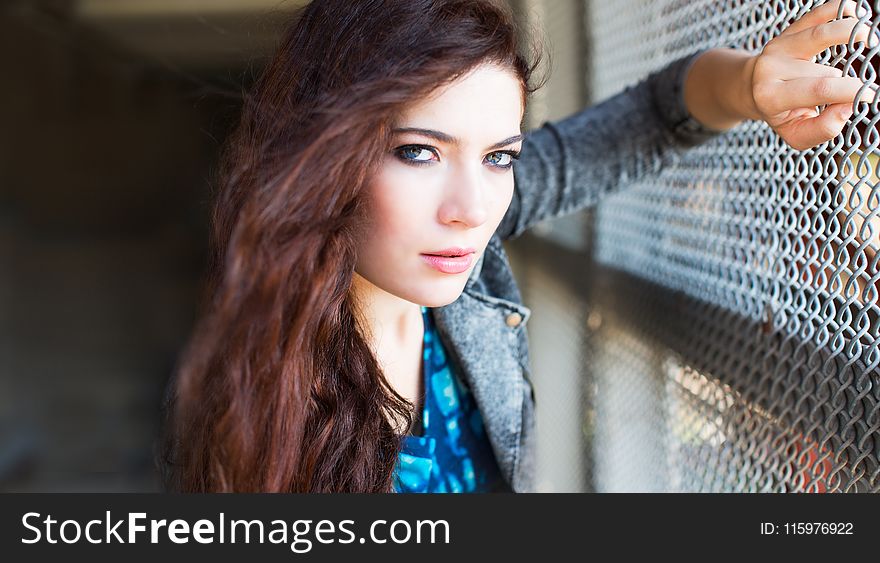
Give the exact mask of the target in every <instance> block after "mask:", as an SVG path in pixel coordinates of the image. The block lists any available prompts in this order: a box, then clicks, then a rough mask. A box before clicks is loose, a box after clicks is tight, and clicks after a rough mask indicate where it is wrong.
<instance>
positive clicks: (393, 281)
mask: <svg viewBox="0 0 880 563" xmlns="http://www.w3.org/2000/svg"><path fill="white" fill-rule="evenodd" d="M521 92H522V90H521V85H520V82H519V80H518V79H517V78H516V75H514V74H513V72H512V71H510V70H507V69H503V68H501V67H498V66H495V65H483V66H480V67H477V68H476V69H475V70H473V71H472V72H471V73H469V74H468V75H466V76H464V77H461V78H459V79H458V80H457V81H456V82H453V83H451V84H450V85H448V86H447V87H445V88H441V89H439V90H438V91H436V92H435V93H434V95H432V96H430V97H429V98H428V99H426V100H424V101H420V102H419V103H417V104H415V105H413V106H412V107H410V108H409V111H407V112H405V113H404V115H403V116H402V117H401V119H400V121H399V122H398V123H396V124H394V130H395V133H394V139H393V143H392V147H393V148H392V150H391V151H389V153H388V154H386V156H385V160H384V161H383V163H382V165H381V167H380V169H379V172H378V174H377V175H376V176H375V178H374V179H373V181H372V183H371V185H370V187H369V196H370V219H371V225H370V227H369V229H368V231H367V232H368V233H369V235H368V237H367V238H365V239H364V240H362V241H361V242H360V246H359V254H358V264H357V267H356V272H357V273H358V274H360V276H362V277H363V278H365V279H366V280H367V281H369V282H370V283H372V284H373V285H375V286H377V287H378V288H379V289H381V290H384V291H386V292H388V293H390V294H393V295H396V296H397V297H399V298H401V299H405V300H407V301H410V302H412V303H417V304H419V305H425V306H428V307H439V306H442V305H446V304H448V303H451V302H453V301H455V300H456V299H457V298H458V296H459V295H460V294H461V291H462V290H463V289H464V285H465V282H467V279H468V276H469V275H470V273H471V271H472V270H473V267H474V264H475V263H476V261H477V259H478V258H479V257H480V256H481V255H482V253H483V251H484V249H485V248H486V245H487V244H488V242H489V238H490V237H491V236H492V234H493V233H494V232H495V229H496V228H497V227H498V224H499V223H500V222H501V219H502V218H503V217H504V213H505V212H506V211H507V208H508V206H509V205H510V200H511V197H512V196H513V169H512V167H511V165H512V162H513V157H512V156H511V154H516V153H518V151H519V150H520V149H521V147H522V137H521V132H520V123H521V121H522V116H523V110H524V108H523V106H522V94H521ZM455 247H459V248H462V249H465V251H467V250H468V249H473V253H472V254H470V255H468V256H467V257H465V258H454V259H445V260H444V259H442V258H437V257H431V256H426V255H429V254H434V253H442V252H444V251H445V250H446V249H450V248H455Z"/></svg>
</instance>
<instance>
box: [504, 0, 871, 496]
mask: <svg viewBox="0 0 880 563" xmlns="http://www.w3.org/2000/svg"><path fill="white" fill-rule="evenodd" d="M819 3H821V2H804V1H782V0H771V1H744V0H740V1H726V2H719V1H717V0H714V1H709V0H656V1H651V0H620V1H616V2H607V1H587V2H586V3H585V9H584V33H585V37H586V38H587V48H586V49H585V52H586V53H587V56H586V57H585V58H586V60H585V61H584V63H585V64H584V68H585V69H587V71H586V77H585V84H586V85H587V86H588V91H589V94H590V96H589V102H590V103H595V102H599V101H602V100H603V99H605V98H607V97H608V96H610V95H613V94H614V93H616V92H619V91H620V90H622V89H623V88H624V87H625V86H627V85H629V84H632V83H634V82H636V81H638V80H639V79H641V78H642V77H644V76H646V75H647V74H648V73H649V72H650V71H652V70H654V69H656V68H660V67H662V66H664V65H665V64H667V63H668V62H670V61H672V60H674V59H676V58H678V57H681V56H684V55H687V54H689V53H691V52H694V51H695V50H697V49H701V48H710V47H718V46H729V47H737V48H742V49H746V50H749V51H752V52H756V51H757V50H759V49H760V48H761V47H762V46H763V45H764V44H765V43H766V42H767V41H769V40H770V39H771V38H772V37H775V36H776V35H778V34H779V33H780V32H781V31H782V30H783V29H785V27H786V26H787V25H789V24H790V23H791V22H792V21H794V20H795V19H797V18H799V17H800V16H802V15H803V14H804V13H806V12H807V11H808V10H810V9H811V8H813V7H815V5H817V4H819ZM878 12H880V1H878V2H873V3H872V2H868V1H865V0H862V1H860V2H859V8H858V12H857V13H858V14H859V17H860V18H861V19H862V20H864V21H865V22H866V23H867V24H869V25H870V26H871V30H872V37H874V39H873V40H872V41H870V42H869V44H867V45H866V44H864V43H852V42H851V44H850V45H843V46H838V47H834V48H831V49H829V50H827V51H825V52H823V53H822V54H821V55H820V56H819V57H817V59H816V62H820V63H823V64H828V65H831V66H834V67H836V68H839V69H841V70H842V71H843V72H844V73H845V74H846V75H849V76H858V77H860V78H861V79H862V81H863V82H865V84H866V85H873V84H875V83H876V82H877V76H876V72H875V70H874V69H875V68H876V65H877V62H878V61H877V58H878V57H877V52H878V50H880V45H877V44H876V43H877V41H876V38H877V37H880V34H878V31H877V27H878V23H880V19H878V20H875V19H874V17H873V14H877V13H878ZM551 39H552V38H551ZM866 87H867V86H866ZM857 107H858V110H859V111H857V112H856V113H855V114H854V115H853V117H852V118H851V119H850V122H849V124H848V125H847V127H846V128H845V129H844V131H843V132H842V134H841V135H838V136H837V137H836V138H835V139H832V140H830V141H828V142H826V143H823V144H822V145H819V146H817V147H815V148H813V149H810V150H806V151H796V150H794V149H792V148H791V147H789V146H788V145H787V144H785V142H784V141H782V140H781V139H779V138H778V137H777V136H776V135H775V133H774V132H773V131H772V130H771V129H770V128H769V127H768V126H767V125H766V124H764V123H763V122H754V121H750V122H745V123H743V124H742V125H740V126H738V127H736V128H735V129H733V130H731V131H729V132H727V133H725V134H724V135H721V136H719V137H718V138H716V139H714V140H712V141H710V142H708V143H706V144H704V145H701V146H699V147H695V148H693V149H691V150H689V151H688V152H687V153H686V156H685V158H683V159H682V160H681V161H680V162H679V163H678V164H677V165H675V166H674V167H669V168H667V169H666V170H664V171H663V172H662V173H661V174H660V175H658V176H655V177H652V178H650V179H648V180H646V181H643V182H641V183H640V184H638V185H635V186H633V187H632V188H628V189H627V190H625V191H623V192H621V193H618V194H615V195H613V196H610V197H608V198H606V199H605V200H603V202H602V203H601V204H600V205H599V206H598V207H597V208H596V209H595V210H594V213H588V214H585V215H584V216H585V217H588V218H590V221H588V225H587V231H586V232H584V233H581V235H582V237H583V240H587V241H589V247H590V248H589V251H587V252H586V253H585V254H586V255H587V258H586V259H584V260H585V261H587V262H589V266H588V267H586V268H585V273H584V274H583V277H582V278H579V279H576V280H571V284H570V285H571V287H572V288H575V289H573V291H577V292H578V293H579V295H580V299H582V301H583V303H584V304H585V306H586V311H587V313H585V314H582V313H581V312H577V313H576V315H577V318H578V319H581V320H583V319H587V320H586V321H583V322H581V323H580V324H579V325H578V326H579V327H580V330H581V332H582V334H583V336H584V340H585V343H584V344H583V347H582V350H583V353H582V355H581V356H580V361H582V365H581V369H580V371H579V376H578V377H579V378H580V379H579V381H580V388H581V389H582V394H581V397H582V398H583V399H582V401H581V403H580V409H578V410H579V412H578V417H579V423H578V426H580V427H581V428H582V429H583V432H581V434H580V436H581V438H582V440H583V444H585V450H584V451H586V452H587V454H586V458H587V459H586V460H584V461H583V463H582V465H581V469H582V472H583V479H582V481H580V482H579V483H582V484H580V485H578V486H565V485H559V484H557V486H555V487H552V486H550V487H548V489H554V488H555V489H556V490H595V491H707V492H708V491H711V492H877V491H880V371H878V365H880V350H878V343H880V335H878V327H880V319H878V282H880V273H878V266H877V263H878V260H880V254H878V247H880V218H878V214H880V190H878V178H877V175H876V172H875V170H876V167H877V164H878V160H877V157H878V154H880V149H878V147H880V131H878V127H877V121H878V119H880V113H878V111H877V100H875V101H874V102H873V103H872V104H869V105H868V104H860V105H859V106H857ZM820 109H821V108H820ZM621 134H622V135H625V134H626V132H621ZM525 244H526V245H528V244H529V243H525ZM511 252H512V254H514V255H516V254H523V253H524V252H526V250H523V249H522V248H520V249H517V248H513V249H512V250H511ZM581 256H583V253H582V254H581ZM517 263H519V264H521V268H523V270H524V271H525V272H526V273H525V276H524V277H525V278H526V280H534V279H535V276H533V275H529V274H528V270H529V268H530V267H532V266H530V265H526V264H525V262H524V261H523V260H521V259H518V260H515V262H514V266H515V267H516V264H517ZM536 264H537V262H536ZM546 287H547V284H542V283H533V282H529V281H527V282H526V283H525V284H524V296H525V298H526V303H527V304H530V305H531V304H532V301H531V300H533V299H536V298H535V296H537V295H538V294H540V293H544V292H545V289H546ZM558 293H559V292H558V291H554V292H552V293H551V294H552V295H557V294H558ZM545 300H546V299H545ZM535 302H536V303H539V301H538V300H536V301H535ZM535 309H536V310H535V315H534V317H533V318H534V319H536V320H539V319H540V318H541V315H543V314H545V312H544V311H542V310H541V309H540V308H537V307H535ZM535 324H537V325H539V324H540V322H537V323H535ZM536 328H540V327H536ZM533 339H534V340H540V337H539V338H534V337H533ZM551 355H552V354H551V353H550V352H549V351H548V350H546V349H545V350H544V351H542V350H541V349H540V348H537V347H536V348H535V352H534V356H535V360H536V362H535V363H536V364H538V365H535V371H536V376H535V379H536V392H537V393H538V397H537V400H538V410H539V425H540V424H541V420H542V419H541V412H540V411H541V410H542V408H543V410H544V412H545V419H544V420H545V421H546V420H551V421H552V420H553V418H552V415H546V412H547V411H548V410H550V409H552V405H551V406H549V409H548V405H546V403H545V404H544V405H541V402H542V401H541V395H540V392H541V386H542V385H544V386H547V385H549V383H548V382H550V381H552V379H553V377H554V374H553V373H549V372H547V370H546V369H545V368H546V365H547V364H545V363H543V360H541V359H540V358H541V357H542V356H543V357H550V356H551ZM551 423H552V422H551ZM545 424H546V423H545ZM545 433H546V431H545ZM557 447H558V448H563V447H567V448H572V447H580V446H579V445H569V446H562V445H561V444H557ZM550 449H552V448H550ZM545 453H546V450H545Z"/></svg>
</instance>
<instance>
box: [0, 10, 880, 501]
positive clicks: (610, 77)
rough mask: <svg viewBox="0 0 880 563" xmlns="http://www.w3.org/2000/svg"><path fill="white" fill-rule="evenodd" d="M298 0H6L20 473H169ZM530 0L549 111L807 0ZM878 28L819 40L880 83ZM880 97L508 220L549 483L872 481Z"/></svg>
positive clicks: (741, 136) (49, 477) (3, 393)
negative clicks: (178, 394) (221, 192)
mask: <svg viewBox="0 0 880 563" xmlns="http://www.w3.org/2000/svg"><path fill="white" fill-rule="evenodd" d="M300 4H301V2H299V1H291V0H288V1H278V0H190V1H185V0H5V1H4V2H3V3H2V4H0V47H2V48H0V61H2V65H3V68H4V80H3V86H4V87H3V88H2V89H0V98H2V99H0V108H2V109H0V112H2V114H0V115H2V120H0V123H2V126H0V491H158V490H160V484H159V481H158V478H157V475H156V473H155V471H154V467H153V462H152V444H153V440H154V437H155V433H156V431H157V424H158V408H159V404H160V399H161V394H162V392H163V390H164V388H165V385H166V383H167V381H168V377H169V375H170V372H171V369H172V367H173V365H174V362H175V360H176V358H177V355H178V354H179V352H180V351H181V349H182V346H183V345H184V343H185V341H186V339H187V337H188V335H189V330H190V328H191V326H192V324H193V322H194V320H195V316H194V315H195V311H196V304H197V299H198V297H199V290H200V283H201V280H202V278H201V277H202V274H203V271H204V268H205V261H206V250H207V247H206V243H207V214H208V209H209V183H210V181H211V179H212V173H213V170H214V166H215V165H216V161H217V154H218V150H219V148H220V147H221V145H222V143H223V141H224V138H225V136H226V135H227V134H228V132H229V131H230V127H231V126H232V125H233V124H234V122H235V119H236V117H237V114H238V111H239V109H240V99H241V92H242V91H243V90H244V89H246V88H247V87H248V86H249V84H251V82H252V81H253V79H254V77H255V76H256V75H257V74H258V73H259V71H260V68H261V65H262V64H263V63H264V61H265V60H266V56H267V55H268V53H269V52H270V51H271V49H272V48H273V46H274V44H275V42H276V40H277V39H278V35H279V32H280V30H281V29H282V28H283V27H284V25H286V24H287V23H288V22H289V21H290V18H291V15H290V14H291V11H292V10H293V9H295V8H296V7H298V6H299V5H300ZM510 4H511V5H512V7H513V8H514V10H515V12H516V14H517V17H518V18H520V20H521V21H522V22H523V23H526V24H529V25H534V26H536V27H535V28H536V29H539V30H543V33H544V34H545V37H546V39H547V40H548V46H549V48H550V49H551V60H552V65H553V67H552V71H553V74H552V78H551V81H550V83H549V84H548V85H547V86H546V87H545V88H544V89H542V90H540V91H539V92H538V93H537V94H536V96H535V98H534V99H533V100H532V102H531V105H530V107H529V108H528V111H527V124H528V127H530V128H531V127H537V126H539V125H540V124H542V123H543V122H545V121H547V120H555V119H560V118H562V117H565V116H567V115H569V114H571V113H574V112H575V111H577V110H579V109H581V108H583V107H585V106H586V105H589V104H593V103H598V102H600V101H602V100H603V99H605V98H607V97H609V96H612V95H614V94H616V93H617V92H619V91H621V90H622V89H623V88H624V87H626V86H627V85H631V84H634V83H636V82H637V81H638V80H640V79H641V78H643V77H644V76H646V75H647V74H648V72H650V71H651V70H654V69H657V68H660V67H662V66H663V65H664V64H666V63H668V62H670V61H671V60H674V59H675V58H678V57H680V56H683V55H686V54H688V53H691V52H693V51H694V50H696V49H699V48H706V47H712V46H722V45H728V46H736V47H740V48H744V49H749V50H755V49H759V48H760V46H762V45H763V44H764V43H766V41H767V40H768V39H769V38H770V37H772V36H774V35H776V34H778V33H779V32H780V31H781V29H784V27H785V26H786V25H787V23H788V22H790V21H792V19H793V18H795V17H797V16H798V15H799V14H802V13H803V12H804V11H805V10H807V9H809V8H811V7H812V6H813V5H814V4H815V2H803V1H796V2H791V1H782V0H779V1H760V2H749V1H747V0H743V1H740V2H726V3H719V2H715V1H708V0H692V1H685V0H656V1H654V0H621V1H620V2H593V1H589V0H517V1H511V2H510ZM859 4H860V9H861V10H862V11H863V12H862V13H863V14H867V12H868V11H869V10H871V9H872V6H870V5H869V4H870V3H869V2H865V1H861V2H860V3H859ZM873 8H874V9H876V6H873ZM864 17H866V18H867V17H868V16H864ZM524 29H525V28H524ZM871 57H873V55H872V54H863V52H862V51H855V50H852V49H849V48H847V47H845V46H844V47H842V48H834V49H831V50H829V51H827V52H826V53H824V54H823V57H822V58H821V61H823V62H826V63H828V64H833V65H838V66H839V67H840V68H842V69H844V70H845V72H849V73H850V74H852V75H857V74H856V72H857V70H859V69H861V74H858V75H860V76H861V77H862V78H863V80H864V81H865V82H872V81H873V80H874V77H875V76H876V73H875V74H874V75H868V74H866V70H867V69H870V68H872V67H873V66H874V65H873V64H862V63H865V62H869V63H873V62H874V61H873V60H872V59H871ZM870 121H871V115H870V114H869V113H862V114H860V115H857V116H855V117H854V119H853V123H852V124H851V125H850V126H849V127H848V129H847V131H846V132H845V134H844V135H841V136H839V137H838V139H836V140H835V141H834V142H829V143H826V144H823V145H822V146H820V147H819V148H817V149H815V150H811V151H808V152H807V153H803V154H797V153H793V151H790V150H789V149H788V148H787V147H786V146H785V145H784V144H783V143H782V142H781V141H780V140H779V139H778V138H776V137H775V135H774V134H773V132H772V131H770V130H769V129H768V128H766V127H764V126H763V124H759V123H745V124H743V125H742V126H740V127H737V128H736V129H735V130H732V131H731V132H729V133H726V134H725V135H722V136H720V137H719V138H718V139H717V140H713V141H712V142H711V143H709V144H707V145H705V146H701V147H697V148H695V149H693V150H690V151H687V152H686V154H685V155H684V157H683V159H682V160H681V162H680V163H678V164H677V165H675V166H673V167H670V168H669V169H667V170H665V171H664V172H663V173H662V174H660V175H658V176H656V177H651V178H647V179H644V181H641V182H639V183H637V184H634V185H631V186H627V189H626V190H622V191H621V193H619V194H615V195H612V196H609V197H608V198H607V199H606V200H604V201H603V202H602V204H601V205H600V206H598V207H597V208H595V209H591V210H587V211H583V212H578V213H575V214H572V215H570V216H567V217H563V218H560V219H558V220H555V221H553V222H552V223H549V224H542V225H538V226H537V227H535V228H534V229H532V231H531V232H529V233H527V234H525V235H524V236H523V237H521V238H519V239H516V240H514V241H509V242H507V243H505V246H506V248H507V250H508V253H509V255H510V258H511V262H512V265H513V267H514V270H515V273H516V275H517V279H518V280H519V281H520V283H521V287H522V289H523V296H524V301H525V304H526V305H527V306H529V307H530V308H531V309H532V310H533V315H532V317H531V319H530V321H529V327H528V328H529V337H530V342H531V354H532V364H533V366H532V367H533V374H532V379H533V382H534V385H535V388H536V397H537V411H538V432H539V439H538V448H539V450H538V452H539V467H538V487H539V490H542V491H731V492H732V491H874V492H876V491H877V490H880V469H878V467H880V466H878V451H880V434H878V429H880V407H878V404H880V395H878V393H880V391H878V389H880V385H878V384H880V378H878V375H877V365H878V363H880V352H878V335H877V326H878V322H877V316H878V315H877V303H876V302H877V292H876V291H874V292H872V291H870V289H871V288H874V286H875V284H876V281H877V279H878V276H877V272H876V262H877V260H876V256H877V255H876V252H875V251H876V247H877V240H876V239H877V237H875V236H874V231H873V224H874V222H875V219H876V216H877V214H878V210H877V208H878V205H880V204H878V201H877V199H878V198H877V197H876V196H873V193H874V187H875V186H876V176H875V175H874V173H873V170H874V166H873V164H871V163H872V162H876V154H877V152H878V150H877V144H878V142H877V141H876V140H875V139H877V138H880V137H878V136H877V135H876V130H874V129H873V125H872V124H871V123H870ZM874 121H876V119H875V120H874ZM625 133H626V132H621V134H625ZM857 162H858V163H859V165H858V166H855V165H853V166H849V167H847V166H845V163H857ZM853 194H856V196H858V195H859V194H862V197H861V198H858V197H853ZM872 196H873V197H872ZM853 288H855V289H853Z"/></svg>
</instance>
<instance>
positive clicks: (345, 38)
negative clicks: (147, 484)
mask: <svg viewBox="0 0 880 563" xmlns="http://www.w3.org/2000/svg"><path fill="white" fill-rule="evenodd" d="M524 36H525V35H523V34H521V29H520V28H519V27H518V25H517V24H516V23H515V20H514V18H513V17H512V14H511V12H510V10H509V8H508V7H507V6H506V4H503V3H500V2H495V1H490V0H362V1H357V2H351V1H349V0H315V1H313V2H311V3H310V4H308V5H306V6H304V7H303V8H301V9H299V10H298V11H297V12H296V13H295V14H294V16H293V18H292V19H291V22H290V24H289V25H288V26H287V28H286V30H285V32H284V33H283V35H282V39H281V42H280V44H279V46H278V48H277V50H276V51H275V53H274V55H273V56H272V58H271V59H270V61H269V62H268V65H267V66H266V67H265V69H264V70H263V71H262V73H261V74H260V75H259V77H258V79H257V80H256V82H255V84H254V86H253V87H252V88H251V89H250V91H249V93H247V94H246V95H245V99H244V105H243V110H242V114H241V118H240V122H239V123H238V124H237V127H236V129H235V130H234V132H233V134H232V135H231V136H230V137H229V138H228V140H227V141H226V144H225V145H224V147H223V152H222V153H221V164H220V165H219V166H218V168H217V171H216V172H217V175H216V178H217V185H216V197H215V202H214V207H213V214H212V232H211V256H210V265H209V266H210V267H209V276H208V278H207V284H206V287H207V292H206V294H205V301H204V305H203V306H202V309H201V312H200V316H199V320H198V322H197V324H196V327H195V329H194V332H193V334H192V337H191V339H190V341H189V342H188V344H187V347H186V349H185V350H184V352H183V354H182V355H181V357H180V358H179V360H178V362H177V365H176V366H175V373H174V376H173V377H172V379H171V383H170V384H169V387H168V390H167V394H166V401H165V403H164V405H163V412H164V413H165V419H164V421H163V425H162V426H163V430H162V433H161V436H160V440H159V441H158V445H159V448H158V451H157V464H158V466H159V470H160V472H161V474H162V478H163V480H164V484H165V487H166V489H167V490H170V491H180V492H224V491H234V492H390V491H391V490H392V489H391V487H392V475H393V469H394V465H395V462H396V459H397V455H398V453H399V449H400V434H399V433H398V431H397V430H396V429H397V428H409V426H410V424H411V422H412V416H413V410H414V408H413V405H412V403H411V402H409V401H407V400H406V399H405V398H403V397H402V396H401V395H399V394H398V393H396V392H395V391H394V389H393V388H392V387H391V386H390V385H389V384H388V382H387V381H386V379H385V377H384V376H383V374H382V371H381V368H380V366H379V364H378V362H377V360H376V358H375V356H374V354H373V352H372V350H371V348H370V346H369V345H368V341H367V339H366V337H365V334H366V333H365V332H363V331H362V329H361V327H362V326H363V325H362V324H361V323H359V322H358V321H357V319H358V318H361V317H360V314H361V313H360V311H361V310H360V309H359V308H358V303H357V301H356V298H355V296H354V295H353V294H352V293H353V292H352V291H351V283H352V276H353V273H354V270H355V264H356V253H355V248H356V244H355V242H356V240H357V239H358V237H360V236H368V233H366V232H364V231H365V228H364V227H363V225H365V220H366V195H367V192H366V187H367V186H368V185H369V181H370V179H371V177H372V176H373V175H374V174H375V173H376V171H377V169H378V166H379V164H380V163H381V162H382V160H383V158H384V157H385V155H386V153H387V152H388V151H389V150H390V147H391V141H392V139H391V135H390V129H391V127H392V126H393V123H394V121H395V118H396V117H397V116H399V115H400V114H401V112H402V111H404V109H405V108H406V107H407V106H408V105H409V104H411V103H413V102H414V101H416V100H419V99H423V98H424V97H426V96H427V95H429V94H430V93H431V92H432V91H434V90H435V89H436V88H438V87H439V86H441V85H444V84H447V83H449V82H450V81H453V80H455V79H456V78H458V77H460V76H462V75H464V74H466V73H467V72H468V71H469V70H471V69H473V68H475V67H476V66H478V65H480V64H482V63H487V62H492V63H496V64H499V65H502V66H503V67H505V68H509V69H510V70H512V71H513V72H514V73H515V74H516V75H517V76H518V77H519V78H520V81H521V84H522V95H523V103H524V104H525V103H526V100H527V99H528V96H529V95H530V94H531V93H532V92H533V91H534V90H536V89H537V88H538V87H539V85H538V86H534V85H532V84H531V80H532V74H533V71H534V70H535V68H536V67H537V66H538V64H539V63H540V61H541V59H542V58H543V57H544V55H543V50H542V49H541V48H540V47H538V45H537V44H536V43H535V42H531V43H529V47H530V50H529V51H528V52H525V51H524V50H523V49H522V48H521V46H522V43H521V38H522V37H524ZM531 36H532V37H535V36H534V35H531ZM542 84H543V81H542Z"/></svg>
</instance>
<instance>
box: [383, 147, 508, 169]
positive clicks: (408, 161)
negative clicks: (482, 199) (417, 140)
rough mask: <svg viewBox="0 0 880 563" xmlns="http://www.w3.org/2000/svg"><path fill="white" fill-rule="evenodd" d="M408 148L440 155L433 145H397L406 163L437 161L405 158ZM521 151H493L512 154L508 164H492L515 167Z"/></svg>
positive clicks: (398, 151)
mask: <svg viewBox="0 0 880 563" xmlns="http://www.w3.org/2000/svg"><path fill="white" fill-rule="evenodd" d="M406 149H424V150H427V151H431V152H432V153H434V156H439V155H437V151H436V150H434V148H433V147H430V146H428V145H403V146H400V147H397V148H396V149H394V154H395V155H396V156H397V158H399V159H400V160H402V161H403V162H405V163H406V164H412V165H414V166H424V165H427V164H431V163H432V162H435V161H433V160H413V159H411V158H404V157H403V156H401V153H402V152H403V151H404V150H406ZM520 152H521V151H492V152H490V153H489V154H508V155H510V162H509V163H508V164H492V165H491V166H492V167H493V168H498V169H500V170H508V169H510V168H512V167H513V163H514V161H516V160H519V155H520Z"/></svg>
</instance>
